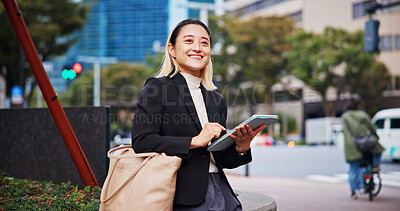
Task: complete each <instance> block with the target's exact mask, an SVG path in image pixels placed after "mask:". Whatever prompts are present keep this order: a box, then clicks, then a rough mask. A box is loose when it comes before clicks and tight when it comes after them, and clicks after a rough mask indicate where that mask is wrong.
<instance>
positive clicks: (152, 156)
mask: <svg viewBox="0 0 400 211" xmlns="http://www.w3.org/2000/svg"><path fill="white" fill-rule="evenodd" d="M122 156H123V155H122ZM155 156H156V155H154V154H153V155H150V156H147V158H146V159H145V160H144V161H143V162H142V163H141V164H140V166H139V167H138V168H136V170H135V171H134V172H133V173H132V175H131V176H129V178H128V179H126V180H125V182H124V183H123V184H122V185H121V186H120V187H118V188H117V190H116V191H115V192H114V193H112V194H111V196H109V197H108V198H106V199H105V195H106V194H105V193H104V194H101V195H100V196H101V199H100V200H101V202H103V203H105V202H107V201H109V200H110V199H111V198H113V197H114V196H115V195H116V194H117V193H118V192H119V191H120V190H121V189H122V188H123V187H124V186H125V185H126V184H128V182H130V180H131V179H132V178H133V177H134V176H135V175H136V174H137V173H138V172H139V171H140V169H142V168H143V166H145V165H146V163H148V162H149V161H150V159H152V158H154V157H155ZM119 160H120V158H118V159H117V160H116V161H115V162H114V165H113V166H112V171H111V172H110V175H108V176H107V179H106V181H105V182H104V186H103V189H105V190H106V189H107V188H105V187H108V185H109V178H111V177H112V175H113V174H114V171H115V167H116V166H117V163H118V162H119Z"/></svg>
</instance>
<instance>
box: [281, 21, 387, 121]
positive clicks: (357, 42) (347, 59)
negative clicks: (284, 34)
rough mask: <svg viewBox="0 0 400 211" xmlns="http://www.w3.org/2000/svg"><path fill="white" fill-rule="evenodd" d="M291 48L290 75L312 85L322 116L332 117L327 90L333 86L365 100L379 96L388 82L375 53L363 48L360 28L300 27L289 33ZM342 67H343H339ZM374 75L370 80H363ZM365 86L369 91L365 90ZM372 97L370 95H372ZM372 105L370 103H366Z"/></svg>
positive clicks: (338, 91)
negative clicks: (319, 31)
mask: <svg viewBox="0 0 400 211" xmlns="http://www.w3.org/2000/svg"><path fill="white" fill-rule="evenodd" d="M288 42H289V43H290V45H291V50H290V51H289V52H288V53H287V59H288V61H289V68H290V71H291V73H292V74H293V75H295V76H296V77H297V78H299V79H301V80H302V81H304V82H305V83H306V84H307V85H309V86H311V87H312V88H314V89H315V90H316V91H317V92H318V93H319V94H320V95H321V97H322V103H323V105H324V110H325V115H326V116H332V115H334V114H335V113H336V111H333V110H332V108H331V107H332V106H331V103H330V102H328V100H327V98H326V97H327V96H326V95H327V90H328V89H329V88H334V89H336V90H337V96H339V95H340V94H342V93H346V92H353V93H358V94H360V96H361V97H363V98H364V99H366V100H367V101H366V102H368V103H370V102H371V101H370V100H368V99H374V98H375V99H378V98H379V97H381V96H382V91H383V89H384V88H385V87H386V85H387V83H388V71H387V69H386V67H384V65H383V64H382V63H379V62H377V61H376V54H367V53H365V52H364V51H363V34H362V32H361V31H358V32H355V33H349V32H347V31H345V30H342V29H335V28H332V27H327V28H326V29H325V30H324V32H323V33H322V34H315V33H312V32H305V31H303V30H299V31H297V32H296V33H294V34H293V35H291V36H289V38H288ZM341 68H343V70H341ZM372 75H373V76H374V77H376V78H375V79H373V80H372V81H371V80H369V81H366V80H362V79H365V78H370V79H371V77H372ZM367 87H368V90H369V91H368V93H366V92H365V90H366V88H367ZM371 97H372V98H371ZM369 105H371V104H369Z"/></svg>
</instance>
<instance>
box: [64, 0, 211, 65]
mask: <svg viewBox="0 0 400 211" xmlns="http://www.w3.org/2000/svg"><path fill="white" fill-rule="evenodd" d="M83 2H84V3H88V4H89V3H90V2H93V1H92V0H85V1H83ZM187 2H201V3H214V0H188V1H186V0H119V1H115V0H98V1H97V3H95V4H94V5H90V6H91V7H92V8H91V10H90V13H89V15H88V19H87V23H86V25H85V27H84V29H83V30H82V31H81V32H79V41H78V42H77V44H76V45H75V46H74V48H73V49H71V51H70V53H69V55H68V57H67V59H68V62H69V63H73V62H75V61H73V59H74V57H75V56H76V55H85V56H97V57H117V58H118V60H119V61H128V62H143V61H144V60H145V57H146V54H148V53H151V52H154V46H155V45H158V46H160V45H161V46H164V44H165V41H166V40H167V38H168V34H169V31H170V30H171V26H173V25H175V24H176V23H177V21H178V20H179V21H180V20H182V19H185V18H198V16H199V10H197V9H187V8H184V6H182V4H184V3H187ZM176 9H178V10H176ZM177 13H178V14H177ZM175 20H177V21H175Z"/></svg>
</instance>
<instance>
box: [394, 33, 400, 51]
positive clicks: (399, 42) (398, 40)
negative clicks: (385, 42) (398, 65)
mask: <svg viewBox="0 0 400 211" xmlns="http://www.w3.org/2000/svg"><path fill="white" fill-rule="evenodd" d="M394 49H396V50H397V51H399V50H400V35H396V36H395V37H394Z"/></svg>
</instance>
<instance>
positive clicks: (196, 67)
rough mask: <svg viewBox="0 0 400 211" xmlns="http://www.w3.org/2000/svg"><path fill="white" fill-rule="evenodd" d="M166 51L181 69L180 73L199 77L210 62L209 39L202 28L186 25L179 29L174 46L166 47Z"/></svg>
mask: <svg viewBox="0 0 400 211" xmlns="http://www.w3.org/2000/svg"><path fill="white" fill-rule="evenodd" d="M168 51H169V54H170V55H171V56H172V57H174V58H175V59H176V62H177V63H178V64H179V66H180V67H181V68H182V69H181V71H183V72H185V73H189V74H192V75H194V76H196V77H200V72H201V70H203V69H204V68H205V67H206V66H207V65H208V63H209V61H210V53H211V43H210V37H209V36H208V34H207V31H206V30H205V29H204V28H203V27H202V26H200V25H196V24H188V25H185V26H183V27H182V28H181V31H180V32H179V34H178V37H177V38H176V42H175V46H173V45H172V44H169V45H168Z"/></svg>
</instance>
